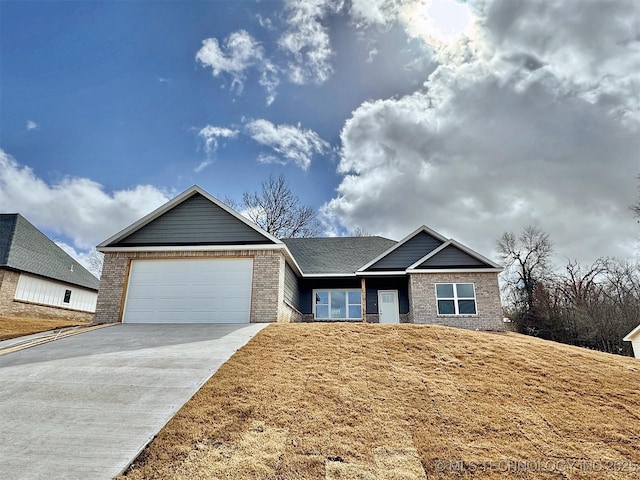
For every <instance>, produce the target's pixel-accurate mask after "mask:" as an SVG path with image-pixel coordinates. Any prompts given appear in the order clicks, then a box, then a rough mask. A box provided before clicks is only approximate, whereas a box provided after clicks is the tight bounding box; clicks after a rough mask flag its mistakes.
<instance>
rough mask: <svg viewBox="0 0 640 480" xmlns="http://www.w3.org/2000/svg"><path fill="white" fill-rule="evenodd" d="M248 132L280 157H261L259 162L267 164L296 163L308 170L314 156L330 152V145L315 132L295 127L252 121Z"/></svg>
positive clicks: (266, 121) (265, 121)
mask: <svg viewBox="0 0 640 480" xmlns="http://www.w3.org/2000/svg"><path fill="white" fill-rule="evenodd" d="M246 128H247V131H248V133H249V135H250V136H251V138H253V139H254V140H255V141H256V142H258V143H259V144H260V145H264V146H266V147H270V148H271V149H272V150H273V151H274V152H276V153H277V154H278V155H279V156H280V157H279V158H280V159H281V160H280V161H278V160H276V158H277V157H274V156H273V155H261V156H260V157H259V158H258V160H259V161H261V162H267V163H282V164H286V163H289V162H293V163H295V164H296V165H297V166H299V167H300V168H302V169H303V170H306V169H307V168H309V165H311V159H312V157H313V155H314V154H316V153H317V154H322V153H325V152H327V151H328V150H329V147H330V146H329V144H328V143H327V142H325V141H324V140H322V139H321V138H320V137H319V136H318V134H317V133H316V132H314V131H313V130H304V129H303V128H301V127H300V125H298V126H293V125H274V124H273V123H271V122H270V121H268V120H264V119H259V120H252V121H250V122H248V123H247V125H246Z"/></svg>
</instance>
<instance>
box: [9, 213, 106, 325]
mask: <svg viewBox="0 0 640 480" xmlns="http://www.w3.org/2000/svg"><path fill="white" fill-rule="evenodd" d="M99 283H100V282H99V280H98V279H97V278H96V277H94V276H93V275H92V274H91V273H89V271H88V270H87V269H85V268H84V267H83V266H82V265H80V264H79V263H78V262H77V261H76V260H74V259H73V258H71V257H70V256H69V255H68V254H67V253H66V252H65V251H64V250H62V249H61V248H60V247H59V246H58V245H56V244H55V243H53V242H52V241H51V240H50V239H49V238H48V237H47V236H46V235H45V234H44V233H42V232H41V231H40V230H38V229H37V228H36V227H34V226H33V225H31V223H29V222H28V221H27V220H26V219H25V218H24V217H23V216H22V215H20V214H18V213H13V214H0V314H5V315H15V316H36V317H64V318H70V319H77V320H80V321H90V320H91V319H92V318H93V312H95V309H96V301H97V298H98V285H99Z"/></svg>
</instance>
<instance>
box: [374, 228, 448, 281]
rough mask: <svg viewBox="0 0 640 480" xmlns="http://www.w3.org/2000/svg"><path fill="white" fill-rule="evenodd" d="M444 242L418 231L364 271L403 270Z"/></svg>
mask: <svg viewBox="0 0 640 480" xmlns="http://www.w3.org/2000/svg"><path fill="white" fill-rule="evenodd" d="M443 243H444V242H443V241H442V240H440V239H439V238H436V237H435V236H434V235H431V234H430V233H428V232H426V231H424V230H423V231H420V232H418V233H417V234H416V235H414V236H413V237H412V238H410V239H408V240H407V241H406V242H404V243H403V244H402V245H399V246H398V247H396V248H395V249H394V250H393V251H391V252H389V253H388V254H387V255H385V256H384V257H382V258H381V259H380V260H378V261H377V262H375V263H374V264H372V265H370V266H369V267H368V268H366V269H365V271H373V272H375V271H398V270H405V269H406V268H407V267H409V266H410V265H413V264H414V263H415V262H417V261H418V260H420V259H421V258H422V257H424V256H425V255H427V254H429V253H430V252H432V251H433V250H435V249H436V248H438V247H439V246H440V245H442V244H443Z"/></svg>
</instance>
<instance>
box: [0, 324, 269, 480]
mask: <svg viewBox="0 0 640 480" xmlns="http://www.w3.org/2000/svg"><path fill="white" fill-rule="evenodd" d="M265 326H266V324H250V325H246V324H245V325H230V324H226V325H220V324H218V325H200V324H199V325H195V324H187V325H130V324H129V325H128V324H124V325H123V324H118V325H115V326H111V327H106V328H102V329H98V330H92V331H88V332H85V333H82V334H79V335H74V336H70V337H66V338H61V339H58V340H55V341H53V342H50V343H46V344H44V345H38V346H35V347H32V348H27V349H25V350H21V351H18V352H13V353H9V354H6V355H3V356H0V476H1V477H2V478H3V479H19V478H24V479H35V478H47V479H56V478H64V479H82V480H85V479H107V478H112V477H114V476H115V475H117V474H119V473H120V472H121V471H122V470H123V469H124V468H126V467H127V466H128V464H129V463H130V462H131V461H132V460H133V459H134V458H135V457H136V456H137V454H138V453H139V452H140V451H141V449H142V448H144V446H145V445H146V444H147V443H148V441H149V440H151V439H152V438H153V437H154V436H155V435H156V434H157V433H158V431H160V429H162V427H163V426H164V425H165V423H166V422H167V421H168V420H169V419H170V418H171V417H172V416H173V415H174V414H175V413H176V411H178V410H179V409H180V407H182V405H184V403H185V402H186V401H187V400H189V398H191V396H192V395H193V394H194V393H195V392H196V391H197V390H198V389H199V388H200V386H202V384H203V383H205V382H206V381H207V380H208V379H209V378H210V377H211V375H213V374H214V373H215V371H216V370H217V369H218V368H219V367H220V365H222V364H223V363H224V362H225V361H226V360H227V359H228V358H229V357H230V356H231V355H233V353H234V352H235V351H236V350H237V349H238V348H240V347H242V346H243V345H244V344H245V343H247V342H248V341H249V339H250V338H251V337H253V336H254V335H255V334H256V333H258V331H260V330H261V329H262V328H264V327H265Z"/></svg>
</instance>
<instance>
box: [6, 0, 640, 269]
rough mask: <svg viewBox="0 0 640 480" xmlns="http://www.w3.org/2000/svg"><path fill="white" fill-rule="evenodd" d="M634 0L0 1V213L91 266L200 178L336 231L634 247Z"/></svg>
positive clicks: (619, 251)
mask: <svg viewBox="0 0 640 480" xmlns="http://www.w3.org/2000/svg"><path fill="white" fill-rule="evenodd" d="M639 174H640V2H637V1H636V0H599V1H598V0H519V1H515V0H468V1H467V2H463V1H456V0H350V1H347V0H344V1H340V0H290V1H282V2H280V1H249V0H245V1H222V0H217V1H187V2H177V1H171V0H169V1H134V0H121V1H108V2H101V1H79V2H76V1H67V0H65V1H57V0H49V1H44V2H43V1H12V0H0V212H2V213H16V212H18V213H21V214H22V215H23V216H25V217H26V218H27V219H28V220H29V221H31V222H32V223H33V224H34V225H36V226H37V227H38V228H40V229H41V230H42V231H44V232H45V233H46V234H47V235H49V237H50V238H52V239H54V240H55V241H56V242H58V243H59V244H60V245H61V246H63V248H65V250H67V251H68V252H69V253H71V254H72V255H74V256H75V257H76V258H78V259H79V260H81V261H86V258H87V256H88V255H89V254H90V252H91V250H92V249H93V248H94V246H95V245H97V244H98V243H100V242H101V241H102V240H104V239H106V238H108V237H110V236H112V235H113V234H115V233H116V232H118V231H120V230H121V229H123V228H124V227H126V226H127V225H129V224H130V223H132V222H134V221H136V220H137V219H139V218H140V217H142V216H143V215H145V214H147V213H149V212H150V211H152V210H153V209H155V208H157V207H158V206H160V205H161V204H163V203H164V202H165V201H167V200H168V199H170V198H172V197H173V196H175V195H177V194H179V193H180V192H182V191H184V190H186V189H187V188H189V187H190V186H191V185H194V184H197V185H200V186H201V187H202V188H204V189H205V190H207V191H208V192H209V193H211V194H212V195H214V196H216V197H218V198H220V199H228V198H232V199H239V198H240V197H241V195H242V193H243V192H245V191H248V192H253V191H256V190H259V189H260V185H261V182H263V181H264V180H265V179H267V178H268V177H269V176H270V175H274V176H278V175H283V176H284V177H285V179H286V180H287V182H288V184H289V186H290V187H291V189H292V191H293V193H294V194H296V195H297V196H298V197H299V199H300V201H301V202H302V203H304V204H308V205H311V206H313V207H314V208H316V209H317V210H318V212H319V216H320V218H321V219H322V221H323V222H324V225H325V234H326V235H348V234H349V233H350V232H353V231H355V230H356V229H360V230H364V231H366V232H368V233H370V234H376V235H383V236H386V237H389V238H392V239H396V240H399V239H402V238H403V237H405V236H406V235H407V234H409V233H411V232H412V231H414V230H415V229H416V228H417V227H419V226H420V225H423V224H426V225H427V226H429V227H430V228H432V229H434V230H436V231H438V232H440V233H442V234H444V235H446V236H448V237H452V238H455V239H456V240H458V241H460V242H462V243H464V244H466V245H467V246H469V247H471V248H473V249H475V250H477V251H479V252H481V253H483V254H485V255H488V256H490V257H491V256H492V257H493V258H496V256H495V243H496V239H497V238H498V237H500V236H501V234H502V233H503V232H506V231H513V232H519V231H521V230H522V229H523V228H524V227H526V226H528V225H534V226H537V227H539V228H541V229H542V230H543V231H545V232H548V233H549V234H550V237H551V239H552V240H553V242H554V244H555V260H556V261H557V262H558V264H562V263H566V260H567V259H572V260H574V259H575V260H578V261H579V262H582V263H591V262H593V261H594V260H595V259H596V258H598V257H616V258H621V259H626V260H631V261H637V260H639V259H640V248H639V244H638V240H639V239H640V226H639V225H638V223H637V221H636V219H634V217H633V214H632V212H631V210H630V208H629V207H630V206H631V205H632V204H634V203H635V202H636V201H637V200H638V195H639V191H638V185H639V182H638V175H639Z"/></svg>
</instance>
